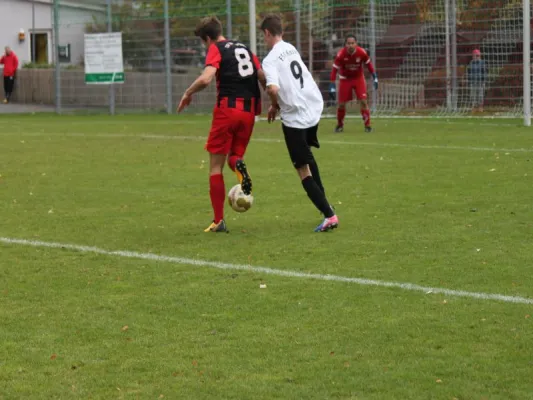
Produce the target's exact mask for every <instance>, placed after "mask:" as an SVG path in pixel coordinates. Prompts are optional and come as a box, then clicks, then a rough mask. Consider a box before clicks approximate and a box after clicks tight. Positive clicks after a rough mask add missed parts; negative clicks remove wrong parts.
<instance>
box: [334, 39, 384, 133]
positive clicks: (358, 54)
mask: <svg viewBox="0 0 533 400" xmlns="http://www.w3.org/2000/svg"><path fill="white" fill-rule="evenodd" d="M363 64H364V65H366V67H367V68H368V72H370V73H371V74H372V78H373V79H374V88H375V89H376V90H377V88H378V75H377V73H376V71H375V70H374V66H373V65H372V62H371V61H370V57H369V56H368V54H367V52H366V51H365V50H364V49H363V48H362V47H359V46H358V45H357V41H356V40H355V36H353V35H348V36H347V37H346V39H345V41H344V48H343V49H342V50H340V51H339V52H338V53H337V57H335V62H334V64H333V69H332V70H331V76H330V78H331V83H330V88H329V91H330V95H332V96H333V97H334V96H335V91H336V89H335V81H336V79H337V71H338V72H339V96H338V108H337V127H336V128H335V132H342V131H343V130H344V117H345V116H346V103H347V102H349V101H352V100H353V92H354V91H355V95H356V96H357V100H359V101H360V104H361V115H362V117H363V121H364V123H365V132H372V127H371V126H370V108H369V107H368V100H367V97H368V96H367V92H366V82H365V74H364V71H363Z"/></svg>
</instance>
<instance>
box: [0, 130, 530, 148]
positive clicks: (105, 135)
mask: <svg viewBox="0 0 533 400" xmlns="http://www.w3.org/2000/svg"><path fill="white" fill-rule="evenodd" d="M1 136H18V137H22V136H25V137H31V136H36V137H85V138H129V139H135V138H137V139H155V140H194V141H204V140H206V139H207V138H206V137H203V136H180V135H175V136H171V135H155V134H139V135H127V134H120V133H117V134H112V133H109V134H108V133H95V134H85V133H60V134H50V133H30V132H27V133H22V132H18V133H10V132H6V133H4V132H3V133H1V134H0V137H1ZM254 141H255V142H262V143H283V140H281V139H269V138H261V137H257V135H256V136H253V137H252V142H254ZM320 143H324V144H332V145H341V146H344V145H349V146H372V147H397V148H408V149H436V150H460V151H491V152H492V151H494V152H507V153H533V148H529V149H528V148H515V149H513V148H505V147H504V148H502V147H470V146H442V145H431V144H428V145H426V144H407V143H381V142H344V141H341V140H322V139H321V140H320Z"/></svg>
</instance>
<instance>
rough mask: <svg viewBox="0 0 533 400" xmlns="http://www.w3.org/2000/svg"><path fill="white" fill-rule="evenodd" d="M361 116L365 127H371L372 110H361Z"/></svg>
mask: <svg viewBox="0 0 533 400" xmlns="http://www.w3.org/2000/svg"><path fill="white" fill-rule="evenodd" d="M361 115H362V116H363V121H364V123H365V126H370V110H369V109H368V108H367V109H365V110H361Z"/></svg>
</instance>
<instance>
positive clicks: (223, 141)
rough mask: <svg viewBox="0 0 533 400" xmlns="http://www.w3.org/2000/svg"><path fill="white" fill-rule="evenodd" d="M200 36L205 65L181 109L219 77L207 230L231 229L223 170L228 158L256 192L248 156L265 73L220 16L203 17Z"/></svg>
mask: <svg viewBox="0 0 533 400" xmlns="http://www.w3.org/2000/svg"><path fill="white" fill-rule="evenodd" d="M195 35H196V36H198V37H200V38H201V39H202V41H203V42H204V44H205V45H206V47H207V56H206V60H205V69H204V71H203V73H202V74H201V75H200V76H199V77H198V78H197V79H196V80H195V81H194V82H193V84H192V85H191V86H190V87H189V88H188V89H187V90H186V91H185V93H184V94H183V97H182V98H181V101H180V104H179V106H178V112H181V111H182V110H183V109H184V108H185V107H187V106H188V105H189V104H190V102H191V100H192V95H193V94H194V93H196V92H199V91H200V90H202V89H205V88H206V87H207V86H208V85H209V83H210V82H211V81H212V80H213V78H214V77H215V76H216V81H217V102H216V105H215V108H214V110H213V122H212V125H211V130H210V132H209V137H208V139H207V143H206V145H205V149H206V150H207V151H208V152H209V161H210V176H209V194H210V197H211V205H212V206H213V212H214V218H213V222H212V223H211V225H209V226H208V227H207V228H206V229H205V232H227V227H226V223H225V222H224V204H225V203H226V188H225V186H224V176H223V175H222V169H223V168H224V164H225V162H226V160H227V162H228V165H229V167H230V168H231V169H232V170H233V171H234V172H235V173H236V174H237V178H238V179H239V182H240V184H241V187H242V190H243V192H244V193H245V194H250V193H251V192H252V179H251V178H250V175H249V174H248V171H247V168H246V164H245V163H244V160H243V157H244V153H245V152H246V147H247V146H248V142H249V141H250V137H251V136H252V130H253V128H254V123H255V116H256V115H259V114H260V113H261V92H260V91H259V85H258V79H260V80H261V82H263V83H264V82H265V76H264V73H263V71H262V70H261V64H260V63H259V60H258V59H257V57H256V56H255V55H254V54H253V53H252V52H251V51H250V50H248V48H247V47H246V46H245V45H243V44H242V43H239V42H236V41H233V40H227V39H226V38H224V36H222V24H221V23H220V21H219V20H218V19H217V18H216V17H206V18H203V19H202V20H201V21H200V22H199V24H198V26H197V28H196V31H195Z"/></svg>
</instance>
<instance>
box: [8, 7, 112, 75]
mask: <svg viewBox="0 0 533 400" xmlns="http://www.w3.org/2000/svg"><path fill="white" fill-rule="evenodd" d="M34 5H35V32H36V33H47V34H48V62H49V63H50V64H51V63H53V62H54V58H55V55H54V52H53V51H54V48H55V46H54V44H53V41H54V36H53V18H52V4H51V0H35V2H34ZM104 14H105V13H104V10H103V9H102V7H95V6H88V5H85V6H84V5H80V4H79V3H73V2H68V0H67V1H63V0H62V1H61V7H60V10H59V45H60V46H66V45H68V44H70V46H71V64H79V63H80V62H81V61H82V59H83V54H84V45H83V42H84V36H83V35H84V33H85V26H86V24H87V23H88V22H91V21H92V20H93V16H95V15H96V16H100V17H101V16H103V15H104ZM21 29H23V30H24V31H25V32H26V40H25V41H24V42H20V41H19V39H18V34H19V32H20V30H21ZM31 30H32V2H31V1H28V0H0V48H1V52H3V48H4V47H5V46H9V47H11V48H12V49H13V51H14V52H15V53H16V54H17V56H18V57H19V60H20V64H21V66H22V65H24V64H25V63H28V62H30V61H31V40H30V32H31ZM0 68H1V67H0Z"/></svg>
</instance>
